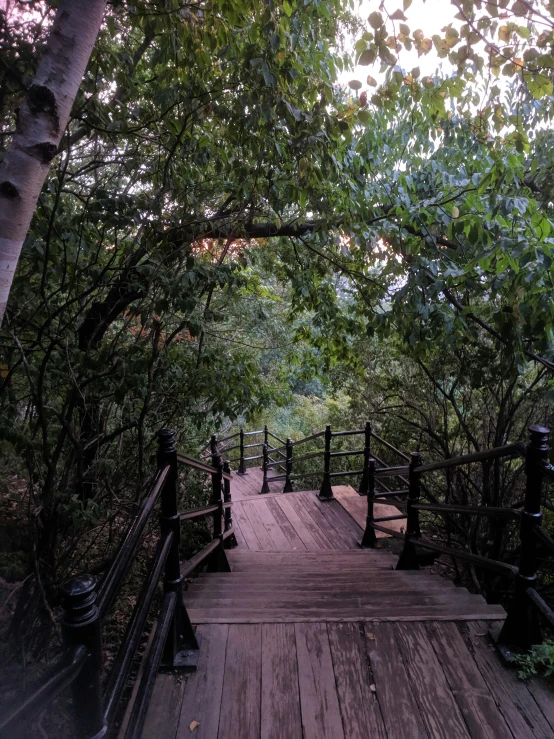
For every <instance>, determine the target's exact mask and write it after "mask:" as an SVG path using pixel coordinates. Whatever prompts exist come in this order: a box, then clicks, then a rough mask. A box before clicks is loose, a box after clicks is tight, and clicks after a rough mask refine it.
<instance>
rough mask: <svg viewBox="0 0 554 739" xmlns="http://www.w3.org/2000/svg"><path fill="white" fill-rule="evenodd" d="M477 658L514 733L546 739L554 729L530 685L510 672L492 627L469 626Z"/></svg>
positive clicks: (480, 622)
mask: <svg viewBox="0 0 554 739" xmlns="http://www.w3.org/2000/svg"><path fill="white" fill-rule="evenodd" d="M468 627H469V634H470V639H471V644H472V646H473V649H474V652H473V656H474V659H475V662H476V663H477V666H478V667H479V670H480V672H481V674H482V675H483V678H484V680H485V682H486V683H487V685H488V687H489V689H490V691H491V693H492V694H493V696H494V699H495V700H496V703H497V705H498V707H499V709H500V711H501V713H502V714H503V716H504V718H505V720H506V723H507V724H508V726H509V727H510V729H511V731H512V733H513V734H514V736H515V737H518V739H527V737H540V739H544V737H547V736H549V735H551V734H552V730H551V728H550V726H549V724H548V721H547V720H546V719H545V717H544V715H543V713H542V711H541V710H540V708H539V707H538V705H537V704H536V702H535V700H534V698H533V696H532V695H531V693H530V692H529V689H528V688H527V685H525V683H524V682H522V681H521V680H518V678H517V675H516V673H515V671H511V670H507V669H506V668H505V667H504V665H503V664H502V663H501V661H500V657H499V656H498V654H497V652H496V649H495V648H494V645H493V644H492V643H491V642H490V640H489V635H488V624H487V623H484V622H483V621H477V620H476V621H475V622H474V623H469V624H468Z"/></svg>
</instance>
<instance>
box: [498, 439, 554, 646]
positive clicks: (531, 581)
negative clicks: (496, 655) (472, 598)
mask: <svg viewBox="0 0 554 739" xmlns="http://www.w3.org/2000/svg"><path fill="white" fill-rule="evenodd" d="M549 435H550V429H547V428H545V427H544V426H530V428H529V443H528V444H527V455H526V461H525V475H526V478H527V480H526V485H525V505H524V508H523V512H522V515H521V526H520V537H521V549H520V558H519V572H518V574H517V578H516V585H515V591H514V596H513V600H512V603H511V605H510V607H509V608H508V615H507V617H506V620H505V621H504V626H503V627H502V631H501V632H500V635H499V638H498V646H499V647H501V648H502V647H505V648H509V647H515V648H516V649H529V648H530V647H532V646H533V645H534V644H540V643H541V642H542V633H541V627H540V622H539V618H538V614H537V612H536V610H535V608H534V607H533V605H532V603H531V601H530V600H529V598H528V597H527V589H528V588H534V587H535V586H536V581H537V537H536V536H535V533H534V529H535V528H536V527H538V526H540V525H541V521H542V512H541V498H542V486H543V477H544V465H545V463H546V462H547V461H548V437H549ZM503 651H504V650H503ZM507 656H509V655H507Z"/></svg>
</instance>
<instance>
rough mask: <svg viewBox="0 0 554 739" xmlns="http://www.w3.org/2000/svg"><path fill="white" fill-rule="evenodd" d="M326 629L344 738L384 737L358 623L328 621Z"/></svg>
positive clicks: (381, 719) (373, 738)
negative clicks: (331, 622)
mask: <svg viewBox="0 0 554 739" xmlns="http://www.w3.org/2000/svg"><path fill="white" fill-rule="evenodd" d="M327 632H328V635H329V645H330V647H331V657H332V660H333V670H334V673H335V682H336V686H337V693H338V696H339V704H340V711H341V716H342V726H343V731H344V736H345V739H360V737H365V736H368V737H371V739H386V736H387V734H386V731H385V725H384V723H383V717H382V716H381V709H380V708H379V703H378V701H377V698H376V697H375V695H374V693H373V692H372V690H371V685H372V681H371V680H370V675H369V671H368V665H367V656H366V650H365V644H364V636H363V635H362V631H361V628H360V624H357V623H347V624H343V623H336V624H328V625H327Z"/></svg>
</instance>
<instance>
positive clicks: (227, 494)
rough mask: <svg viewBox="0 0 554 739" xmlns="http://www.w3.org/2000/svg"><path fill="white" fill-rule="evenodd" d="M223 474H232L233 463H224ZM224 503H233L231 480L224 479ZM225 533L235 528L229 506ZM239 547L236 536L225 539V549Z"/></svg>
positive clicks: (226, 513)
mask: <svg viewBox="0 0 554 739" xmlns="http://www.w3.org/2000/svg"><path fill="white" fill-rule="evenodd" d="M223 472H227V473H228V474H229V473H230V472H231V463H230V462H229V460H228V459H226V460H225V462H223ZM223 501H224V503H232V500H231V482H230V480H227V479H224V480H223ZM224 520H225V531H229V529H232V528H233V513H232V509H231V506H228V507H227V508H226V509H225V515H224ZM237 545H238V541H237V537H236V536H235V534H234V533H233V534H231V536H228V537H227V539H225V549H233V548H234V547H236V546H237Z"/></svg>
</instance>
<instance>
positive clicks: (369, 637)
mask: <svg viewBox="0 0 554 739" xmlns="http://www.w3.org/2000/svg"><path fill="white" fill-rule="evenodd" d="M367 638H368V639H371V640H372V641H375V634H368V635H367Z"/></svg>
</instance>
